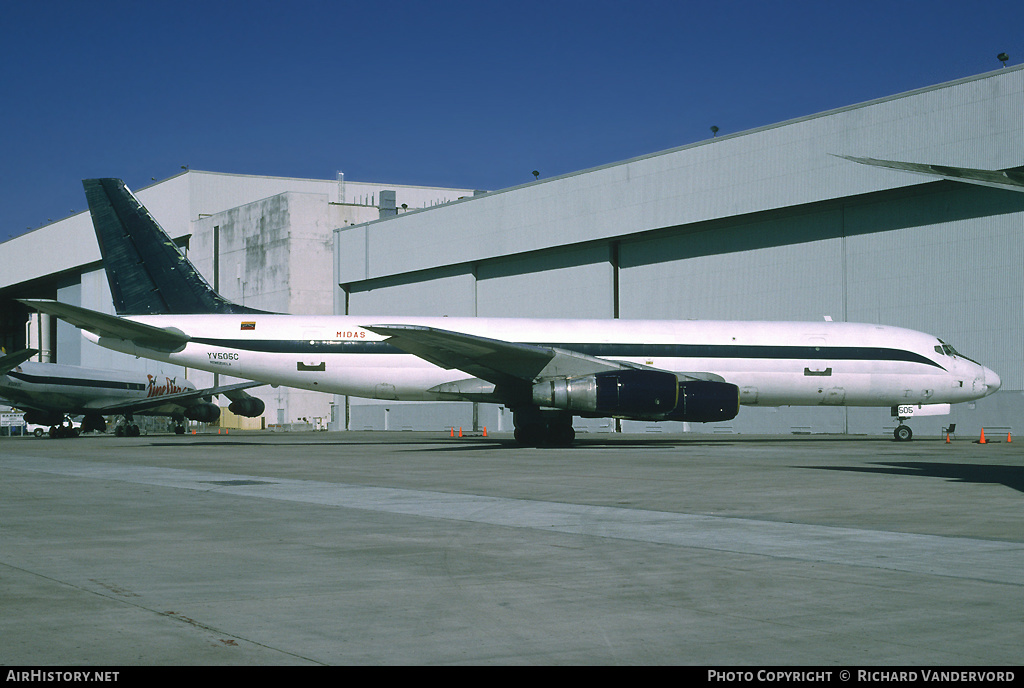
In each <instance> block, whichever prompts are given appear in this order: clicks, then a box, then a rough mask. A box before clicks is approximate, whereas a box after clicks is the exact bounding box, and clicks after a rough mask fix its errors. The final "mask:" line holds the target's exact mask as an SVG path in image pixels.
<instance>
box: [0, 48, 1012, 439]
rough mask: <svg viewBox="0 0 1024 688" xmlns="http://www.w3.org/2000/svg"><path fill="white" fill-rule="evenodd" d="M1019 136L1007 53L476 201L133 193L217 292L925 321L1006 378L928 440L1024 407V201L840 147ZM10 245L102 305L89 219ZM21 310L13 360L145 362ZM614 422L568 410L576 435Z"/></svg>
mask: <svg viewBox="0 0 1024 688" xmlns="http://www.w3.org/2000/svg"><path fill="white" fill-rule="evenodd" d="M1022 128H1024V67H1016V68H1006V69H1001V70H998V71H995V72H991V73H987V74H982V75H979V76H976V77H971V78H967V79H961V80H958V81H954V82H950V83H945V84H940V85H938V86H934V87H930V88H925V89H920V90H916V91H913V92H909V93H904V94H900V95H896V96H892V97H889V98H883V99H880V100H876V101H872V102H868V103H863V104H859V105H853V106H850V107H846V108H841V109H838V110H834V111H830V112H825V113H820V114H816V115H811V116H807V117H803V118H799V119H796V120H792V121H788V122H783V123H780V124H777V125H772V126H767V127H762V128H759V129H755V130H752V131H746V132H742V133H737V134H732V135H725V136H722V135H720V136H718V137H716V138H711V139H708V140H706V141H703V142H700V143H696V144H692V145H688V146H683V147H680V148H676V149H672V150H667V151H662V152H658V153H654V154H651V155H646V156H642V157H639V158H634V159H631V160H626V161H623V162H617V163H613V164H609V165H605V166H602V167H598V168H594V169H590V170H584V171H581V172H577V173H574V174H568V175H563V176H560V177H556V178H551V179H543V180H539V181H536V182H533V183H529V184H525V185H522V186H518V187H514V188H509V189H503V190H500V191H494V192H490V193H486V194H484V193H480V192H476V193H474V191H473V190H470V189H440V188H428V187H404V186H396V185H380V184H377V185H374V184H361V183H357V182H343V181H342V180H341V179H339V180H297V179H283V178H271V177H249V176H242V175H224V174H214V173H207V172H195V171H190V172H186V173H183V174H180V175H178V176H176V177H173V178H171V179H169V180H166V181H164V182H160V183H158V184H155V185H153V186H150V187H148V188H146V189H142V190H140V191H139V192H138V196H139V198H140V200H141V201H142V202H143V203H144V204H146V206H147V207H148V208H149V209H150V211H151V212H152V213H153V215H154V216H155V217H156V218H157V219H158V220H159V221H160V222H161V224H162V225H163V226H164V228H165V229H167V230H168V231H169V233H170V234H171V235H172V236H173V237H175V239H176V240H178V241H179V243H182V244H183V245H185V246H186V247H187V249H188V254H189V257H190V258H191V259H192V260H193V261H194V262H195V263H196V264H197V266H198V267H199V268H200V270H201V271H202V272H203V273H204V275H205V276H206V277H207V279H208V280H209V281H210V282H211V283H212V284H214V285H216V286H217V288H218V289H219V290H220V291H221V292H222V293H223V294H224V295H225V296H226V297H228V298H230V299H232V300H235V301H238V302H241V303H244V304H246V305H250V306H254V307H256V308H261V309H266V310H274V311H284V312H292V313H331V312H334V313H338V314H353V315H394V316H401V315H450V316H466V315H468V316H531V317H575V318H579V317H587V318H653V319H659V318H665V319H741V320H810V321H824V320H825V319H826V318H831V319H833V320H848V321H860V322H876V323H881V324H891V325H899V326H903V327H908V328H912V329H916V330H921V331H924V332H928V333H931V334H934V335H937V336H939V337H941V338H942V339H943V340H945V341H947V342H949V343H951V344H953V345H954V346H955V347H956V348H957V349H959V350H960V351H961V352H963V353H964V354H966V355H968V356H970V357H972V358H974V359H976V360H979V361H981V362H983V363H984V364H985V365H987V366H989V367H990V368H992V369H994V370H995V371H996V372H997V373H999V375H1000V376H1001V378H1002V380H1003V387H1002V390H1001V391H1000V392H998V393H997V394H996V395H994V396H992V397H989V398H986V399H983V400H980V401H978V402H975V403H972V404H962V405H958V406H954V407H953V413H952V415H951V416H945V417H938V418H921V419H915V420H914V421H912V422H911V424H912V425H913V427H914V431H915V433H917V434H918V436H926V435H927V434H928V433H929V432H934V433H935V434H936V435H938V434H939V432H940V429H941V427H942V426H944V425H946V424H947V423H949V422H955V423H957V426H958V430H959V432H961V433H967V432H971V433H974V432H976V431H977V430H978V429H980V428H981V427H985V428H986V430H987V431H988V429H989V428H992V429H993V430H994V431H999V430H1001V429H1013V428H1014V427H1015V423H1017V421H1018V419H1020V418H1021V417H1022V416H1021V413H1022V412H1024V369H1022V365H1024V364H1022V360H1024V356H1022V354H1024V351H1022V348H1024V339H1022V336H1021V335H1022V326H1024V322H1022V321H1024V312H1022V311H1024V309H1022V301H1021V299H1022V293H1024V292H1022V286H1024V285H1022V281H1024V242H1022V239H1021V238H1020V232H1019V227H1020V224H1021V220H1022V219H1024V194H1021V193H1015V192H1014V191H1011V190H1006V189H997V188H989V187H985V186H978V185H973V184H965V183H961V182H956V181H946V180H937V179H934V178H931V177H926V176H921V175H915V174H910V173H908V172H903V171H898V170H891V169H881V168H878V167H871V166H866V165H862V164H858V163H856V162H851V161H850V160H847V159H844V158H840V157H837V156H840V155H848V156H857V157H869V158H879V159H885V160H898V161H906V162H917V163H932V164H939V165H952V166H958V167H969V168H980V169H986V170H1020V169H1021V168H1022V166H1024V150H1022V149H1021V146H1020V143H1019V142H1020V141H1021V140H1024V137H1022V133H1024V132H1022ZM403 206H404V207H403ZM54 246H59V247H60V249H59V250H54V249H53V247H54ZM332 249H333V250H332ZM0 251H2V252H3V255H4V256H5V260H4V261H3V264H2V265H0V297H43V298H47V297H49V298H58V299H59V300H62V301H67V302H69V303H74V304H78V305H83V306H85V307H88V308H93V309H97V310H104V311H107V312H111V311H112V306H111V303H110V296H109V290H108V289H107V285H106V280H105V277H104V276H103V273H102V270H101V269H100V265H99V262H98V261H99V254H98V251H97V249H96V247H95V239H94V237H93V233H92V229H91V224H90V221H89V216H88V213H80V214H78V215H74V216H72V217H70V218H67V219H65V220H62V221H60V222H56V223H53V224H51V225H47V226H46V227H43V228H41V229H39V230H36V231H33V232H30V233H28V234H26V235H23V236H21V237H17V238H15V239H12V240H10V241H8V242H5V243H4V244H2V245H0ZM11 255H17V256H19V260H17V261H11V260H9V259H7V256H11ZM332 257H333V261H332ZM332 274H333V279H332V277H331V275H332ZM25 318H26V313H25V312H24V310H23V309H21V308H20V305H18V304H16V303H12V302H11V301H10V300H9V299H8V298H3V299H0V338H2V339H0V343H3V344H4V345H5V346H7V347H8V350H11V349H12V348H17V345H18V344H20V343H23V342H24V341H25V337H26V336H27V337H29V340H30V341H31V338H32V337H33V336H34V337H36V338H37V339H39V340H40V341H43V342H44V343H50V342H52V345H51V348H52V349H53V352H54V356H55V358H56V359H57V360H59V361H60V362H65V363H78V364H81V365H87V366H93V367H107V368H109V367H124V366H127V365H132V366H135V367H139V366H145V365H147V364H146V363H144V362H135V361H130V360H129V361H125V360H124V358H125V357H122V356H120V355H118V354H114V353H113V352H109V351H106V350H102V349H99V348H98V347H95V346H93V345H91V344H89V343H88V342H83V340H82V339H81V337H80V336H79V335H78V333H77V331H75V330H73V328H70V327H68V326H66V325H64V324H63V323H57V324H55V325H52V332H53V333H52V334H50V335H47V334H46V333H45V331H44V330H45V328H46V327H49V326H51V325H50V324H48V323H46V322H45V321H40V322H38V323H36V324H34V325H33V327H32V328H30V329H33V328H34V329H35V330H36V333H35V334H34V335H33V334H32V332H29V333H28V335H26V334H24V330H25V325H24V321H25ZM40 333H42V336H41V337H40ZM44 348H45V347H44ZM148 365H161V364H152V363H151V364H148ZM182 372H187V374H188V377H189V378H190V379H192V380H194V381H195V382H196V383H197V384H200V385H204V384H212V376H211V375H209V374H206V373H201V372H199V371H182ZM167 374H168V375H172V374H177V371H168V372H167ZM221 382H224V381H223V380H222V381H221ZM256 393H257V394H258V395H259V396H261V397H262V398H263V399H264V401H265V402H266V403H267V413H266V416H265V422H266V423H267V424H271V425H273V424H282V425H285V424H290V423H294V422H296V421H300V420H301V419H303V418H306V419H309V418H314V417H316V418H329V419H331V423H332V427H335V428H339V429H340V428H349V429H364V428H369V429H382V430H383V429H388V430H402V429H442V428H445V429H446V428H449V427H456V428H459V427H462V428H466V429H477V430H479V429H481V428H483V427H488V428H489V429H490V430H492V431H500V430H511V428H512V423H511V414H510V413H509V412H508V411H506V410H504V409H501V408H499V407H495V406H490V405H482V404H481V405H475V404H469V403H463V404H458V403H447V404H425V403H417V404H412V403H409V404H402V403H398V402H394V401H391V400H387V399H379V400H367V399H356V398H345V397H336V398H332V397H330V396H328V395H320V394H317V393H312V392H302V391H294V390H291V391H289V390H284V389H277V390H269V389H263V390H262V391H260V390H259V389H258V390H257V392H256ZM895 425H896V423H895V421H894V420H893V419H892V418H891V417H890V414H889V411H888V409H861V408H849V409H848V408H845V407H836V406H820V407H810V408H808V407H800V408H758V407H756V406H753V407H744V408H743V409H741V411H740V415H739V416H738V417H737V418H735V419H734V420H732V421H729V422H726V423H714V424H709V425H707V426H702V425H698V424H692V425H687V424H683V423H660V424H656V423H641V422H623V423H621V429H623V430H626V431H639V432H681V431H694V432H721V433H792V432H798V433H844V432H845V433H856V434H884V433H890V432H891V431H892V429H893V428H894V427H895ZM1017 427H1019V426H1017ZM615 429H617V427H616V425H615V424H614V423H613V422H606V421H593V420H587V421H583V420H578V421H577V431H578V432H580V431H590V432H602V431H612V430H615ZM922 433H923V435H922Z"/></svg>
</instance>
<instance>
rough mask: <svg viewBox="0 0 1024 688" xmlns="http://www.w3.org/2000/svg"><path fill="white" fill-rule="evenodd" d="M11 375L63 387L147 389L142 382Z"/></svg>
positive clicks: (33, 382)
mask: <svg viewBox="0 0 1024 688" xmlns="http://www.w3.org/2000/svg"><path fill="white" fill-rule="evenodd" d="M7 375H8V376H9V377H13V378H14V379H16V380H21V381H22V382H26V383H28V384H33V385H60V386H62V387H99V388H101V389H133V390H143V391H145V389H146V385H145V384H143V383H141V382H124V381H122V380H89V379H85V378H73V377H54V376H52V375H29V374H27V373H16V372H10V373H7Z"/></svg>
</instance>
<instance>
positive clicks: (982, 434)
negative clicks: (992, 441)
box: [978, 428, 988, 444]
mask: <svg viewBox="0 0 1024 688" xmlns="http://www.w3.org/2000/svg"><path fill="white" fill-rule="evenodd" d="M978 444H988V443H987V442H986V441H985V428H982V429H981V439H980V440H978Z"/></svg>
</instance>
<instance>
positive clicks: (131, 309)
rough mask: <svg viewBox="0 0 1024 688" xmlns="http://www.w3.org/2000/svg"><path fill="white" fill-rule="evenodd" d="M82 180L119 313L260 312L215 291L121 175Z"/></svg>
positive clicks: (115, 305)
mask: <svg viewBox="0 0 1024 688" xmlns="http://www.w3.org/2000/svg"><path fill="white" fill-rule="evenodd" d="M82 184H83V186H84V187H85V197H86V199H87V200H88V202H89V212H90V214H91V215H92V224H93V228H94V229H95V230H96V241H97V242H99V246H100V253H101V255H102V256H103V266H104V268H106V271H107V281H108V282H109V283H110V293H111V295H112V296H113V297H114V308H115V309H116V310H117V314H118V315H154V314H164V313H167V314H178V315H183V314H188V313H258V312H261V311H257V310H254V309H252V308H247V307H245V306H240V305H238V304H236V303H232V302H231V301H228V300H227V299H225V298H223V297H221V296H220V294H218V293H217V292H215V291H214V290H213V288H212V287H210V285H209V283H208V282H207V281H206V280H205V279H203V276H202V275H200V274H199V272H198V271H197V270H196V269H195V267H194V266H193V265H192V263H190V262H189V261H188V259H187V258H185V256H184V255H183V254H182V253H181V251H180V250H178V247H177V246H175V244H174V242H173V241H172V240H171V238H170V236H168V234H167V232H165V231H164V230H163V228H162V227H161V226H160V224H159V223H158V222H157V221H156V220H155V219H154V218H153V216H152V215H150V214H149V211H148V210H146V208H145V206H143V205H142V204H141V203H139V201H138V199H137V198H135V196H134V195H133V194H132V192H131V191H129V190H128V187H127V186H125V184H124V182H123V181H121V180H120V179H86V180H83V182H82Z"/></svg>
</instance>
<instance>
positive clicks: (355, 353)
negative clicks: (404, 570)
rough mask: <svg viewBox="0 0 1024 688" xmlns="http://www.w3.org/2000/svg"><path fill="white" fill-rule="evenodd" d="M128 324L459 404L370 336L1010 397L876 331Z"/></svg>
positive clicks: (195, 361) (214, 354)
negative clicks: (440, 332)
mask: <svg viewBox="0 0 1024 688" xmlns="http://www.w3.org/2000/svg"><path fill="white" fill-rule="evenodd" d="M128 319H130V320H134V321H137V322H141V323H145V324H149V325H153V326H156V327H161V328H174V329H176V330H179V331H181V332H184V333H185V334H186V335H188V336H189V337H190V338H191V339H190V341H189V342H188V343H187V344H186V345H185V346H184V348H183V349H181V350H179V351H176V352H171V353H167V352H160V351H155V350H152V349H142V348H139V347H137V346H136V344H134V343H132V342H130V341H126V340H122V339H116V338H111V337H102V338H100V337H96V336H95V335H92V334H89V333H86V336H87V337H89V338H90V339H92V340H93V341H96V342H98V343H99V344H101V345H102V346H105V347H108V348H111V349H114V350H118V351H122V352H125V353H129V354H133V355H137V356H142V357H146V358H153V359H157V360H164V361H167V362H170V363H175V364H178V365H183V366H188V367H191V368H198V369H201V370H207V371H211V372H215V373H223V374H227V375H231V376H234V377H240V378H247V379H252V380H259V381H262V382H267V383H270V384H275V385H284V386H288V387H297V388H302V389H310V390H316V391H320V392H327V393H334V394H346V395H352V396H358V397H367V398H381V399H396V400H410V401H432V400H452V398H453V397H452V395H451V394H446V393H442V392H438V391H436V390H435V388H437V387H438V386H439V385H442V384H445V383H452V382H457V381H461V380H466V379H467V377H469V376H468V375H467V374H466V373H464V372H461V371H459V370H457V369H445V368H442V367H439V366H436V365H433V364H431V363H428V362H427V361H425V360H423V359H421V358H419V357H417V356H414V355H411V354H408V353H405V352H403V351H400V350H399V349H397V348H395V347H393V346H391V345H390V344H387V343H386V342H385V341H384V340H385V339H386V337H383V336H380V335H377V334H375V333H373V332H370V331H368V330H367V329H366V326H374V325H380V324H386V323H402V324H403V325H421V326H428V327H435V328H440V329H444V330H451V331H457V332H462V333H466V334H472V335H478V336H482V337H488V338H493V339H498V340H504V341H509V342H520V343H529V344H538V345H544V346H553V347H558V348H561V349H568V350H573V351H578V352H581V353H584V354H587V355H591V356H599V357H601V358H605V359H611V360H616V361H628V362H630V363H634V364H638V365H641V366H650V367H653V368H658V369H661V370H668V371H672V372H677V373H688V372H702V373H707V372H710V373H712V374H715V375H718V376H720V377H721V378H722V379H724V380H725V381H726V382H729V383H732V384H735V385H737V386H738V387H739V393H740V403H741V404H744V405H750V406H788V405H792V406H816V405H843V406H894V405H898V404H938V403H957V402H963V401H970V400H972V399H978V398H980V397H983V396H986V395H987V394H990V393H992V392H994V391H995V390H996V389H998V387H999V377H998V376H997V375H996V374H995V373H994V372H993V371H991V370H989V369H987V368H985V367H984V366H981V365H979V364H977V363H975V362H974V361H971V360H970V359H967V358H964V357H962V356H959V355H956V354H955V353H952V354H951V353H949V350H950V349H949V348H948V347H947V346H946V345H944V344H943V343H942V342H941V341H940V340H938V339H937V338H935V337H933V336H931V335H927V334H924V333H921V332H916V331H913V330H907V329H903V328H898V327H890V326H883V325H872V324H857V323H842V322H828V321H822V322H769V321H763V322H745V321H697V320H693V321H670V320H568V319H527V318H447V317H443V318H440V317H418V318H417V317H408V318H406V317H401V318H399V317H394V316H369V317H367V316H296V315H269V314H257V315H252V314H244V315H222V314H217V315H155V316H131V317H129V318H128ZM431 390H434V391H431Z"/></svg>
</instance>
